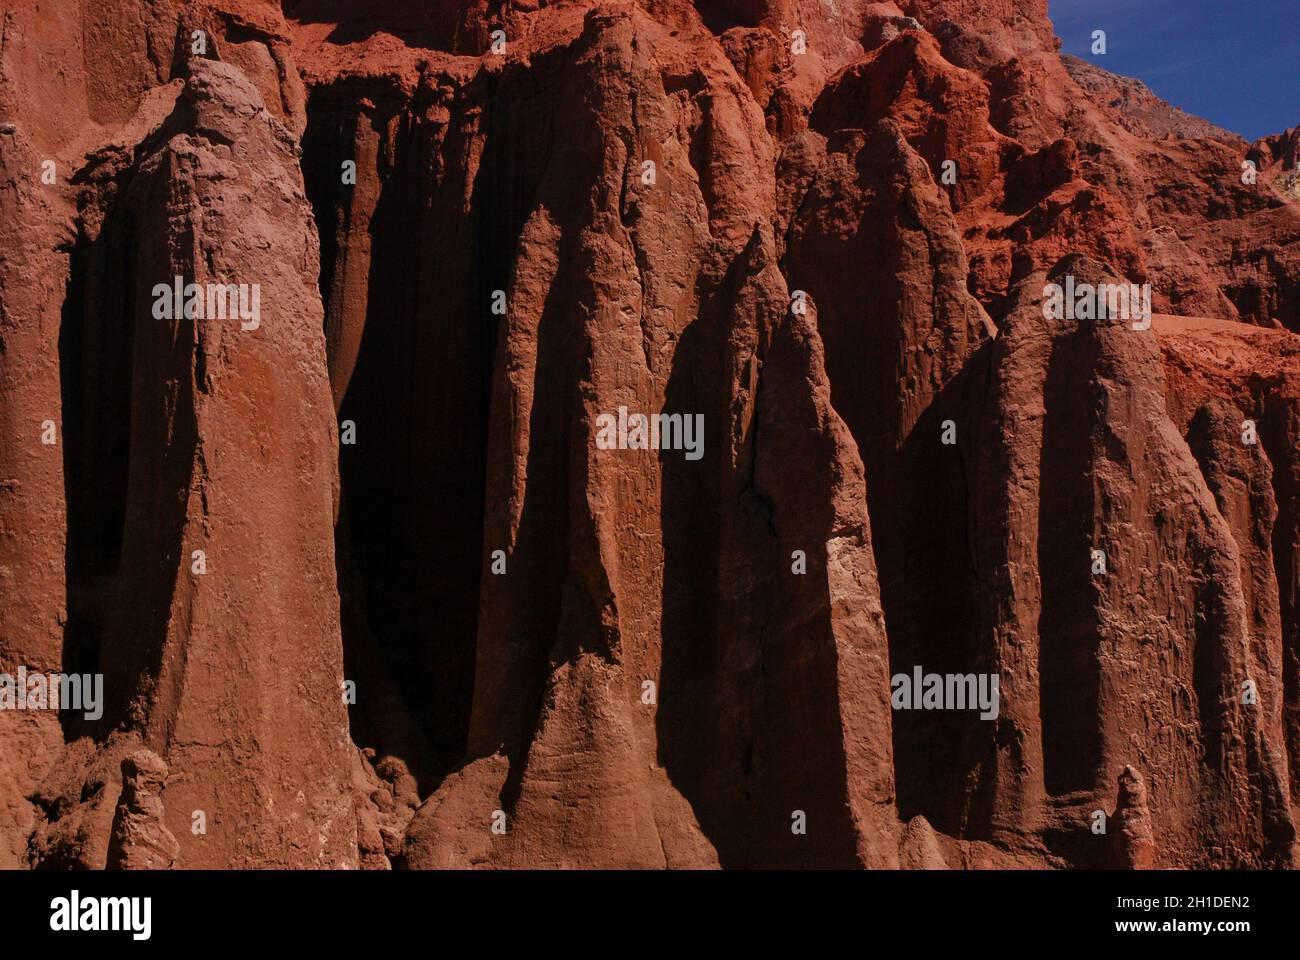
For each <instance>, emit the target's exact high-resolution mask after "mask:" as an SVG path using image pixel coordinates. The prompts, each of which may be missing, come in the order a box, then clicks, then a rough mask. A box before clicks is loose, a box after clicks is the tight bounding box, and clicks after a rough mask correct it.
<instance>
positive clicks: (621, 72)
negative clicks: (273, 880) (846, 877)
mask: <svg viewBox="0 0 1300 960" xmlns="http://www.w3.org/2000/svg"><path fill="white" fill-rule="evenodd" d="M1057 47H1058V43H1057V41H1056V40H1055V38H1054V36H1053V33H1052V27H1051V24H1050V22H1049V20H1048V18H1047V11H1046V2H1045V0H1035V2H1029V3H1011V2H1004V3H986V2H981V3H976V2H963V0H900V2H898V3H890V2H885V3H867V2H841V3H839V4H835V5H827V4H823V3H819V2H814V0H697V2H695V3H690V2H687V0H641V2H630V0H603V2H588V0H555V2H547V0H512V2H499V0H478V2H458V0H439V2H435V3H425V2H415V0H396V2H394V0H385V2H378V0H376V2H364V3H343V2H338V0H283V2H282V3H279V4H276V3H273V2H270V0H196V2H183V0H157V2H112V3H109V2H100V0H78V2H73V3H68V4H63V5H51V4H47V3H39V2H36V0H7V2H5V4H4V6H3V8H2V13H0V674H4V675H6V676H16V675H17V674H18V672H19V671H20V669H21V670H22V671H24V672H25V673H27V674H40V675H42V676H52V675H56V674H59V673H63V674H69V675H70V674H76V675H79V676H83V675H84V676H85V677H88V678H89V677H96V676H98V677H102V684H103V696H102V698H101V700H100V703H99V707H100V709H98V710H85V711H73V710H66V709H65V710H61V711H53V710H49V709H23V710H18V709H4V710H0V772H3V774H4V776H2V777H0V866H3V867H50V866H88V867H104V866H114V867H127V868H131V867H150V868H160V867H167V866H173V865H176V866H185V867H205V866H218V867H256V866H268V867H269V866H284V867H307V866H319V867H354V866H361V867H366V868H380V869H387V868H389V867H390V866H399V867H471V866H474V867H477V866H483V867H536V866H543V867H703V866H722V867H771V866H808V867H833V866H858V867H899V866H904V867H927V868H937V867H957V868H965V867H996V866H1044V867H1066V866H1075V867H1108V866H1123V867H1132V868H1144V867H1228V866H1244V867H1286V866H1292V865H1293V861H1294V858H1295V856H1296V853H1297V851H1296V847H1295V843H1296V831H1295V823H1296V816H1297V815H1300V776H1298V775H1300V770H1298V769H1297V766H1298V765H1300V456H1297V454H1296V450H1297V441H1298V440H1300V401H1297V397H1300V392H1297V389H1296V384H1295V381H1296V378H1297V377H1300V294H1298V292H1297V291H1300V207H1297V202H1300V201H1298V200H1297V194H1296V190H1295V180H1296V173H1295V164H1296V149H1295V140H1296V137H1295V131H1294V130H1292V131H1290V132H1287V133H1283V134H1279V135H1278V136H1277V137H1273V138H1268V139H1266V140H1262V141H1260V142H1259V143H1256V144H1254V145H1250V144H1247V143H1245V142H1244V141H1241V140H1240V139H1239V138H1237V137H1235V136H1234V135H1232V134H1229V133H1226V132H1225V131H1222V130H1220V129H1218V128H1216V127H1213V126H1211V125H1209V124H1207V123H1204V122H1203V121H1199V120H1197V119H1196V118H1192V117H1189V116H1187V115H1186V114H1182V113H1181V112H1178V111H1175V110H1174V109H1173V108H1170V107H1168V105H1166V104H1163V103H1162V102H1161V101H1159V100H1158V98H1156V97H1155V96H1154V94H1152V93H1151V92H1150V91H1149V90H1147V89H1146V88H1145V87H1143V86H1142V85H1140V84H1137V83H1135V82H1133V81H1127V80H1124V79H1123V78H1118V77H1113V76H1111V75H1110V74H1106V73H1104V72H1103V71H1100V70H1097V69H1096V68H1095V67H1092V66H1090V65H1088V64H1083V63H1081V62H1078V61H1069V60H1063V58H1062V57H1061V56H1060V55H1059V54H1058V52H1057ZM1246 167H1250V168H1251V169H1252V170H1253V171H1255V172H1256V173H1257V176H1254V177H1243V170H1245V169H1246ZM177 278H179V281H178V280H177ZM188 285H193V287H192V288H189V287H188ZM1085 285H1087V286H1086V287H1085ZM1129 285H1134V286H1135V287H1136V289H1137V290H1138V291H1143V290H1144V291H1145V295H1146V297H1147V299H1146V300H1145V301H1144V300H1143V299H1142V296H1141V294H1139V295H1138V296H1136V297H1135V298H1134V299H1133V301H1132V305H1133V306H1134V308H1135V310H1136V311H1137V313H1136V314H1135V315H1134V316H1129V315H1128V313H1126V312H1125V313H1117V312H1116V311H1117V309H1118V308H1117V304H1119V303H1120V301H1115V300H1112V302H1111V305H1110V307H1109V308H1108V309H1103V310H1101V311H1100V312H1098V311H1096V310H1092V309H1084V308H1083V307H1082V306H1081V307H1080V309H1078V310H1076V309H1075V307H1076V301H1075V300H1074V299H1073V298H1071V300H1070V302H1069V304H1068V307H1069V309H1068V310H1058V311H1056V312H1053V311H1052V309H1051V308H1050V307H1049V306H1048V305H1047V301H1048V300H1049V298H1050V293H1049V292H1050V291H1051V290H1053V289H1057V290H1069V291H1071V292H1073V291H1076V290H1081V289H1088V290H1094V289H1096V288H1098V287H1101V288H1103V289H1105V288H1107V287H1110V288H1114V289H1120V288H1121V287H1122V289H1123V291H1124V292H1125V294H1126V293H1127V290H1128V288H1129ZM191 289H192V291H193V296H191V293H190V290H191ZM1101 300H1102V305H1103V307H1105V306H1106V301H1105V296H1104V294H1103V296H1102V298H1101ZM1085 301H1087V302H1088V304H1089V305H1095V302H1096V301H1095V300H1088V299H1087V296H1086V295H1083V298H1082V299H1080V300H1079V301H1077V303H1078V304H1083V303H1084V302H1085ZM1143 304H1145V312H1143V308H1142V305H1143ZM1122 305H1123V307H1125V308H1127V307H1128V306H1129V300H1128V299H1127V296H1125V299H1123V301H1122ZM643 416H645V417H650V418H653V424H654V432H653V433H652V434H650V433H647V435H646V437H645V439H644V440H642V439H641V434H640V433H639V427H640V426H645V427H646V429H647V430H648V429H649V423H650V421H649V420H644V421H643V420H641V418H642V417H643ZM652 441H653V442H652ZM928 675H934V676H935V677H937V680H938V684H939V686H938V688H937V689H934V690H933V691H932V692H933V694H934V700H933V702H931V700H930V699H929V696H930V695H929V694H925V693H923V691H922V689H919V688H918V689H916V690H914V691H913V690H911V684H912V683H913V680H914V679H916V680H920V681H922V684H923V685H924V684H925V682H926V681H925V678H926V677H927V676H928ZM967 680H969V684H970V685H969V687H963V686H962V685H963V684H964V683H965V682H966V681H967ZM990 684H993V685H994V686H992V687H991V689H992V690H993V691H995V694H996V695H995V696H994V698H993V700H992V701H991V702H988V701H987V700H986V701H985V702H983V703H982V704H976V703H975V702H973V701H970V702H967V698H966V696H965V693H963V691H966V690H968V691H969V693H970V696H971V697H974V696H975V692H976V691H983V692H984V693H987V692H988V690H989V689H990ZM959 693H960V694H961V695H962V699H961V702H954V699H953V698H954V696H955V695H956V694H959ZM22 694H23V696H24V697H26V694H27V692H26V691H22ZM15 695H16V694H15ZM913 695H914V696H913ZM11 699H12V698H11Z"/></svg>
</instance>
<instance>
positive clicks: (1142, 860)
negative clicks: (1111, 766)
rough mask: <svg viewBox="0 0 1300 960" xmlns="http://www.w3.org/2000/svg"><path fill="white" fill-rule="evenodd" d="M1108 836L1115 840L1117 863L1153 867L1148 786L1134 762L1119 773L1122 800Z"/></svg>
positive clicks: (1131, 868) (1153, 851)
mask: <svg viewBox="0 0 1300 960" xmlns="http://www.w3.org/2000/svg"><path fill="white" fill-rule="evenodd" d="M1111 819H1112V821H1113V826H1112V827H1111V831H1109V832H1108V834H1107V835H1108V836H1110V837H1111V839H1112V843H1113V844H1114V850H1115V852H1114V866H1117V867H1124V868H1127V869H1130V870H1150V869H1151V868H1152V867H1154V866H1155V863H1156V840H1155V835H1154V833H1153V831H1152V828H1151V814H1150V812H1149V811H1148V810H1147V787H1146V784H1145V783H1144V782H1143V781H1142V776H1141V774H1139V773H1138V772H1137V771H1136V770H1134V769H1133V768H1132V767H1131V766H1125V767H1124V771H1123V772H1122V773H1121V774H1120V775H1119V800H1118V801H1117V803H1116V804H1115V813H1114V815H1113V816H1112V818H1111Z"/></svg>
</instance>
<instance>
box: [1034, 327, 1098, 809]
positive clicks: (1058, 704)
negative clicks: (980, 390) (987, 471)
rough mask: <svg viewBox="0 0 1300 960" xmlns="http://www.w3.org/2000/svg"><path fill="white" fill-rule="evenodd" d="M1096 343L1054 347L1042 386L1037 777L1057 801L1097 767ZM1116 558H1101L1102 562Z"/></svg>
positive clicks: (1068, 341) (1086, 782) (1091, 781)
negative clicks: (1091, 380)
mask: <svg viewBox="0 0 1300 960" xmlns="http://www.w3.org/2000/svg"><path fill="white" fill-rule="evenodd" d="M1099 351H1100V346H1099V344H1098V343H1097V340H1096V339H1095V338H1094V337H1092V336H1090V335H1088V334H1087V333H1076V334H1073V335H1071V336H1068V337H1063V338H1059V339H1057V340H1055V341H1053V347H1052V354H1051V358H1050V360H1049V361H1048V368H1047V378H1046V382H1045V384H1044V388H1043V407H1044V409H1045V410H1046V414H1045V416H1044V419H1043V445H1042V451H1041V455H1040V459H1039V476H1040V479H1041V482H1040V486H1039V490H1040V500H1039V510H1038V558H1039V571H1040V575H1041V583H1042V587H1041V589H1042V606H1041V613H1040V615H1039V620H1038V676H1039V710H1040V714H1041V718H1042V738H1043V778H1044V781H1045V785H1046V787H1047V791H1048V792H1049V793H1050V794H1053V795H1055V796H1061V795H1064V794H1069V793H1072V792H1075V791H1081V790H1091V789H1092V788H1093V787H1094V786H1095V784H1096V783H1097V771H1098V768H1099V767H1100V766H1101V760H1102V754H1101V748H1102V743H1101V730H1100V726H1099V725H1100V723H1101V717H1100V714H1099V704H1098V698H1099V696H1100V689H1101V663H1100V660H1099V659H1098V638H1097V615H1096V610H1095V606H1096V596H1097V588H1096V586H1095V585H1094V583H1093V582H1092V577H1093V573H1092V566H1091V558H1092V551H1093V550H1094V549H1096V550H1106V549H1107V547H1108V546H1109V545H1108V544H1106V543H1098V542H1094V539H1093V532H1094V531H1093V502H1094V492H1093V479H1092V474H1091V470H1090V466H1089V464H1090V461H1091V446H1090V445H1091V437H1092V432H1093V424H1092V411H1091V407H1092V404H1093V403H1094V399H1093V396H1092V390H1091V389H1089V388H1087V387H1086V386H1085V385H1084V384H1083V383H1082V382H1081V381H1080V379H1079V376H1078V372H1079V371H1080V370H1084V371H1087V370H1094V369H1096V365H1097V362H1098V358H1099ZM1114 562H1115V557H1114V556H1110V555H1109V554H1108V556H1107V563H1108V564H1111V563H1114Z"/></svg>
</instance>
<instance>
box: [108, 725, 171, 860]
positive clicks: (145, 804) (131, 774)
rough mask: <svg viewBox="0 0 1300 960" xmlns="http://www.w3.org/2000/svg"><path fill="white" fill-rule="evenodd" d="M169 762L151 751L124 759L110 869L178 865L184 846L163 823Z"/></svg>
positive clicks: (111, 845)
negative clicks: (164, 788) (163, 793)
mask: <svg viewBox="0 0 1300 960" xmlns="http://www.w3.org/2000/svg"><path fill="white" fill-rule="evenodd" d="M166 782H167V764H165V763H163V761H162V759H161V758H160V757H159V756H158V755H157V754H156V753H154V752H153V751H151V750H137V751H136V752H135V753H133V754H131V755H130V756H128V757H126V758H124V759H123V760H122V796H121V798H120V799H119V800H118V802H117V813H116V814H115V815H114V817H113V835H112V837H111V838H110V839H109V841H108V868H109V869H110V870H112V869H118V870H166V869H169V868H171V867H173V866H176V857H177V855H178V854H179V853H180V849H181V845H180V844H179V843H178V842H177V840H176V838H175V837H174V836H172V832H171V831H170V830H168V829H167V826H166V824H165V823H164V822H163V802H162V791H163V787H164V786H165V784H166Z"/></svg>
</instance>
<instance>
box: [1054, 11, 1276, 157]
mask: <svg viewBox="0 0 1300 960" xmlns="http://www.w3.org/2000/svg"><path fill="white" fill-rule="evenodd" d="M1048 2H1049V9H1050V14H1051V18H1052V24H1053V25H1054V26H1055V27H1056V35H1057V36H1058V37H1060V38H1061V50H1062V52H1064V53H1073V54H1074V55H1075V56H1078V57H1082V58H1083V59H1085V60H1088V61H1090V62H1092V63H1095V64H1097V66H1099V67H1102V68H1104V69H1106V70H1109V71H1110V72H1111V73H1118V74H1122V75H1124V76H1126V77H1137V78H1138V79H1140V80H1142V81H1143V82H1144V83H1146V85H1147V86H1149V87H1150V88H1151V89H1152V90H1154V91H1155V92H1156V93H1157V94H1159V95H1160V96H1161V97H1163V98H1164V99H1165V100H1168V101H1169V102H1170V103H1172V104H1174V105H1175V106H1178V107H1182V108H1183V109H1184V110H1186V111H1187V112H1188V113H1194V114H1196V115H1197V116H1200V117H1204V118H1205V119H1206V120H1209V121H1211V122H1212V123H1216V124H1218V125H1219V126H1221V127H1223V128H1224V129H1227V130H1232V131H1234V132H1236V133H1239V134H1241V135H1242V136H1243V137H1245V138H1246V139H1248V140H1253V139H1255V138H1256V137H1261V136H1264V135H1265V134H1269V133H1280V132H1282V131H1283V130H1285V129H1287V128H1288V127H1294V126H1295V125H1296V124H1300V0H1048ZM1093 30H1105V31H1106V55H1105V56H1094V55H1093V54H1092V52H1091V46H1092V31H1093Z"/></svg>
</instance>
